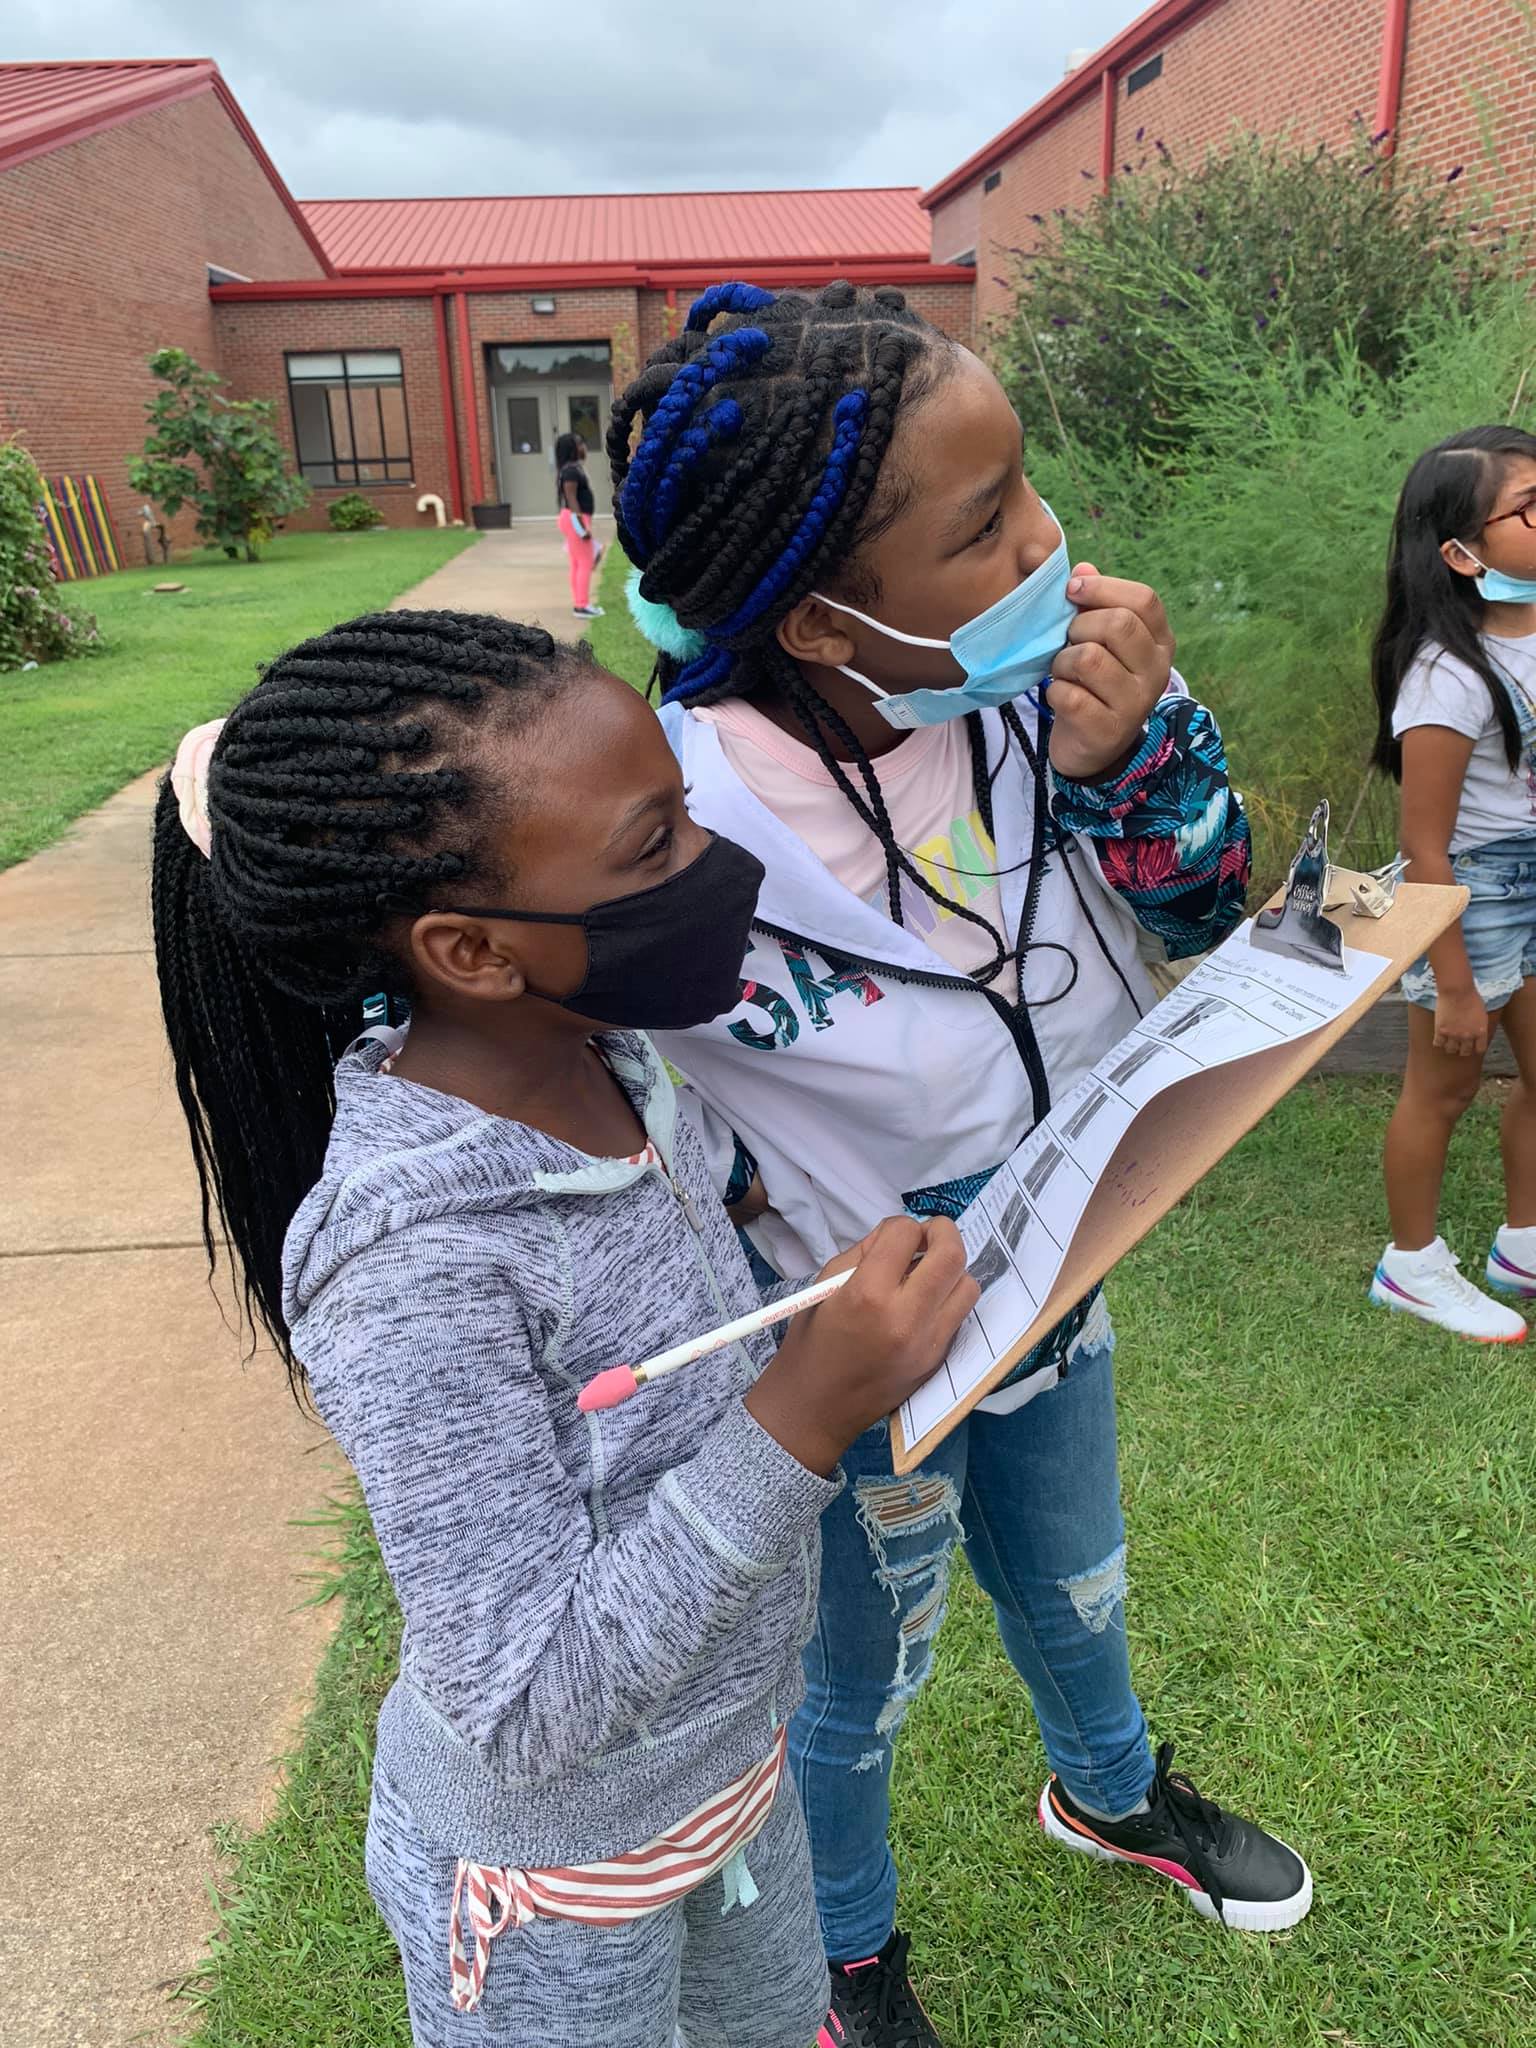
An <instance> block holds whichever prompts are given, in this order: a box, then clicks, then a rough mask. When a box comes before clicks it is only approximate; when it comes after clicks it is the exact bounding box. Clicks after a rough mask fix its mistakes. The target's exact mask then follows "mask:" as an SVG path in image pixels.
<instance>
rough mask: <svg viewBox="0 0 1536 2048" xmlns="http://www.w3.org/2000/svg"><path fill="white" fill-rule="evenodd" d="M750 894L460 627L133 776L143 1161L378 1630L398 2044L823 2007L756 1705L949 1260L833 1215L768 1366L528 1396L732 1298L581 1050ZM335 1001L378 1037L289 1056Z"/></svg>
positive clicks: (303, 659)
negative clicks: (356, 1512) (190, 1198)
mask: <svg viewBox="0 0 1536 2048" xmlns="http://www.w3.org/2000/svg"><path fill="white" fill-rule="evenodd" d="M552 713H554V714H555V715H551V714H552ZM760 877H761V871H760V869H759V868H758V866H757V863H756V862H755V861H754V860H753V859H752V857H751V856H750V855H748V854H746V853H744V852H743V851H742V850H741V849H740V848H739V847H736V846H734V845H733V844H732V843H731V842H730V841H729V840H726V839H723V838H715V837H712V836H711V835H710V834H708V833H706V832H704V831H702V830H701V829H700V828H699V827H698V826H697V825H695V824H694V823H693V821H692V820H691V818H690V817H689V815H688V812H687V809H686V806H685V804H684V791H683V786H682V782H681V779H680V777H679V775H678V772H677V769H676V767H675V764H674V762H673V758H672V755H671V753H670V751H669V749H668V748H667V745H666V743H665V741H664V739H663V738H662V735H661V732H660V728H659V726H658V725H657V722H656V720H655V717H654V715H653V714H652V713H651V712H650V711H649V710H648V709H647V707H646V706H645V705H644V704H643V703H642V702H641V700H640V699H639V698H638V697H637V696H635V695H634V693H633V692H632V691H630V690H629V689H628V688H626V687H625V686H624V685H623V684H622V683H620V682H618V681H617V680H616V679H615V678H614V677H612V676H609V675H607V674H605V673H604V672H603V671H602V670H600V669H598V668H596V667H595V666H594V664H593V663H592V661H591V659H590V657H589V655H588V654H587V651H586V650H585V649H573V648H565V647H560V646H558V645H557V644H556V643H555V642H554V641H553V640H551V639H550V637H549V636H548V634H546V633H543V632H541V631H539V630H537V629H536V628H531V627H523V626H515V625H510V624H508V623H506V622H505V621H502V620H497V619H489V618H465V617H460V616H457V615H454V614H448V613H409V612H406V613H395V614H389V615H384V616H379V617H373V618H366V619H359V620H355V621H353V622H352V623H351V624H350V625H346V626H340V627H337V628H336V629H335V630H334V631H332V632H329V633H326V634H324V635H322V636H321V637H320V638H319V639H316V640H312V641H309V642H307V643H305V645H303V646H302V647H299V648H296V649H294V650H293V652H291V653H290V654H287V655H285V656H283V657H282V658H281V659H280V660H279V661H277V662H276V663H274V664H273V666H272V668H271V669H270V670H269V671H268V672H267V674H266V676H265V678H264V679H263V681H262V682H261V683H260V684H259V685H258V687H257V688H256V689H255V690H253V691H252V692H251V693H250V695H249V696H248V697H246V698H245V699H244V700H243V701H242V702H241V703H240V704H239V705H238V706H237V707H236V709H235V710H234V712H233V713H232V714H231V716H230V718H229V719H228V721H227V722H225V723H224V724H223V725H222V726H221V727H219V728H203V729H201V730H200V731H199V732H198V733H195V734H191V735H189V736H188V739H187V741H185V742H184V743H183V747H182V750H181V753H180V755H179V756H178V760H177V766H176V769H175V770H174V771H173V773H172V776H171V777H170V778H169V779H168V781H167V783H166V785H165V787H164V788H163V789H162V792H161V797H160V802H159V806H158V809H157V812H156V820H155V851H154V878H153V896H154V914H155V944H156V954H157V960H158V967H159V975H160V987H161V999H162V1005H163V1009H164V1015H165V1023H166V1030H167V1035H168V1037H169V1039H170V1044H171V1051H172V1055H173V1059H174V1065H175V1074H176V1082H177V1087H178V1091H179V1094H180V1097H181V1102H182V1106H183V1109H184V1110H185V1112H186V1116H187V1122H188V1128H189V1132H190V1135H191V1140H192V1150H193V1156H194V1159H195V1161H196V1164H197V1167H198V1171H199V1174H200V1176H201V1179H202V1184H203V1188H204V1191H205V1194H206V1195H207V1197H208V1198H209V1200H210V1201H211V1202H212V1203H214V1204H216V1205H217V1208H218V1212H219V1217H220V1220H221V1222H222V1224H223V1226H224V1232H225V1233H226V1234H227V1237H228V1238H229V1240H230V1241H232V1243H233V1246H234V1249H235V1251H236V1253H237V1254H238V1257H239V1260H240V1262H241V1266H242V1268H243V1278H244V1284H245V1291H246V1299H247V1303H248V1305H249V1308H250V1311H251V1314H252V1316H253V1318H254V1319H255V1320H256V1321H258V1322H259V1323H260V1324H261V1325H262V1326H263V1328H264V1329H265V1330H266V1332H267V1333H268V1334H269V1335H270V1337H271V1338H272V1340H273V1342H274V1343H275V1345H276V1346H277V1349H278V1351H279V1353H280V1355H281V1356H282V1357H283V1359H284V1361H285V1363H286V1365H287V1368H288V1373H289V1377H290V1380H291V1382H292V1383H293V1385H294V1387H295V1390H296V1391H299V1392H307V1393H308V1395H309V1396H311V1397H312V1399H313V1402H314V1404H315V1406H316V1407H317V1408H318V1410H319V1412H320V1414H321V1416H322V1417H323V1418H324V1420H325V1421H326V1423H327V1424H328V1425H329V1426H330V1428H331V1429H332V1431H333V1432H334V1434H335V1436H336V1437H337V1439H338V1441H339V1442H340V1443H341V1445H342V1447H343V1449H344V1450H345V1451H346V1453H347V1455H348V1456H349V1457H350V1458H351V1460H352V1462H353V1464H354V1466H355V1467H356V1469H357V1472H358V1476H359V1478H360V1479H361V1481H362V1485H363V1490H364V1492H365V1494H366V1496H367V1499H368V1504H369V1507H370V1509H371V1511H372V1514H373V1519H374V1523H375V1526H376V1528H377V1530H378V1534H379V1538H380V1542H381V1544H382V1547H383V1551H384V1556H385V1559H386V1562H387V1564H388V1567H389V1570H390V1574H391V1577H392V1579H393V1581H394V1584H395V1586H396V1589H397V1591H398V1593H399V1596H400V1605H401V1607H402V1609H403V1611H404V1614H405V1617H406V1631H405V1637H404V1641H403V1645H402V1653H401V1670H400V1676H399V1678H398V1680H397V1682H396V1684H395V1686H394V1688H393V1690H392V1691H391V1693H390V1695H389V1698H388V1700H387V1701H386V1703H385V1706H384V1708H383V1711H382V1713H381V1716H380V1724H379V1741H378V1751H377V1757H376V1763H375V1775H374V1795H373V1808H372V1813H371V1817H370V1823H369V1833H368V1852H367V1862H368V1880H369V1884H370V1887H371V1889H372V1891H373V1894H374V1897H375V1899H376V1901H377V1903H378V1905H379V1908H380V1910H381V1912H382V1913H383V1915H384V1917H385V1919H386V1921H387V1923H388V1925H389V1927H390V1929H391V1932H392V1933H393V1934H394V1936H395V1938H396V1940H397V1941H398V1943H399V1945H400V1949H401V1954H402V1958H403V1961H404V1967H405V1976H406V1988H407V1993H408V1996H409V2001H410V2009H411V2019H412V2028H413V2033H414V2036H415V2038H416V2039H417V2040H418V2041H422V2042H427V2041H430V2042H433V2043H441V2042H448V2041H451V2042H453V2043H454V2044H455V2048H477V2044H485V2048H490V2044H493V2043H497V2042H503V2041H507V2040H514V2039H516V2040H524V2039H538V2040H539V2041H541V2042H543V2043H546V2044H548V2048H587V2044H588V2043H590V2041H592V2040H593V2039H594V2038H599V2037H600V2038H601V2039H602V2040H603V2041H604V2043H605V2044H608V2048H670V2044H671V2043H672V2041H673V2038H674V2031H675V2029H676V2027H677V2026H678V2024H679V2021H680V2022H681V2024H682V2026H683V2028H684V2029H685V2031H689V2032H697V2033H698V2037H699V2038H702V2037H703V2034H704V2033H708V2034H709V2035H710V2037H711V2038H714V2035H715V2032H716V2030H717V2029H718V2030H723V2032H724V2033H725V2034H726V2035H728V2036H729V2038H730V2039H731V2041H732V2042H733V2043H737V2044H747V2048H804V2044H805V2043H806V2042H807V2041H808V2040H810V2039H811V2038H812V2036H813V2035H814V2034H815V2032H816V2029H817V2027H818V2025H819V2023H820V2021H821V2019H822V2017H823V2015H824V2013H825V2011H826V2006H827V1997H828V1984H827V1973H826V1968H825V1965H824V1962H823V1960H822V1956H821V1950H820V1946H819V1943H818V1940H817V1935H816V1918H815V1906H814V1899H813V1895H812V1889H811V1877H810V1865H809V1858H808V1853H807V1850H806V1845H805V1835H804V1828H803V1824H802V1821H801V1818H800V1812H799V1806H798V1802H797V1800H796V1796H795V1793H794V1789H793V1785H792V1783H791V1781H790V1779H789V1777H788V1775H787V1774H786V1773H785V1771H784V1767H783V1760H784V1747H785V1744H784V1722H785V1717H786V1716H787V1715H789V1714H790V1713H792V1712H793V1710H794V1708H795V1705H796V1703H797V1701H798V1698H799V1694H800V1688H801V1684H802V1680H801V1676H800V1655H799V1653H800V1649H801V1644H802V1641H803V1638H804V1635H805V1632H806V1627H807V1624H808V1621H809V1618H810V1616H811V1615H812V1613H813V1612H814V1609H815V1599H816V1576H817V1568H818V1559H819V1550H818V1535H817V1530H818V1522H819V1518H820V1515H821V1511H822V1509H823V1508H824V1506H825V1505H826V1503H827V1501H828V1500H829V1499H830V1498H831V1497H832V1496H833V1495H834V1494H835V1492H836V1491H837V1482H836V1481H835V1479H834V1477H833V1475H834V1474H835V1472H836V1467H837V1461H838V1459H839V1457H840V1455H841V1453H842V1451H843V1450H844V1449H845V1447H846V1446H847V1445H848V1444H849V1443H850V1442H852V1440H853V1439H854V1438H855V1437H856V1436H857V1435H858V1434H859V1433H860V1432H861V1431H862V1430H863V1429H865V1428H866V1427H867V1426H868V1425H869V1424H870V1423H871V1422H872V1421H874V1420H875V1419H876V1418H877V1417H878V1416H880V1415H883V1414H885V1413H886V1412H888V1411H889V1410H890V1409H891V1408H892V1407H893V1406H894V1405H895V1404H896V1403H897V1402H898V1401H900V1400H901V1399H903V1398H904V1397H905V1395H906V1394H907V1393H908V1392H909V1391H910V1390H911V1389H912V1388H913V1387H914V1386H916V1385H917V1384H918V1383H919V1382H920V1381H921V1380H922V1379H923V1378H924V1377H925V1376H926V1375H927V1374H928V1373H929V1372H930V1371H932V1369H933V1368H934V1366H935V1365H936V1364H937V1362H938V1360H939V1359H940V1358H941V1357H942V1356H943V1353H944V1352H945V1350H946V1349H947V1348H948V1345H949V1342H950V1340H951V1339H952V1337H953V1335H954V1333H955V1331H956V1329H957V1328H958V1327H959V1324H960V1322H961V1320H962V1319H963V1317H964V1316H965V1315H966V1314H967V1313H968V1312H969V1310H970V1308H971V1306H972V1304H973V1302H974V1300H975V1287H974V1284H973V1283H972V1282H971V1281H970V1280H969V1279H968V1278H967V1277H966V1275H965V1271H964V1265H965V1260H964V1252H963V1249H962V1247H961V1244H960V1239H959V1236H958V1233H957V1232H956V1231H955V1230H954V1228H953V1226H952V1225H950V1224H948V1223H945V1222H937V1223H931V1224H922V1225H920V1224H918V1223H915V1222H913V1221H910V1220H908V1219H905V1218H903V1219H899V1220H895V1221H891V1222H888V1223H885V1224H882V1225H881V1226H880V1228H879V1229H877V1230H876V1231H874V1232H873V1233H872V1234H871V1235H870V1237H868V1238H867V1239H866V1240H865V1241H864V1242H863V1244H862V1245H860V1246H859V1247H856V1248H855V1253H854V1254H851V1255H850V1256H856V1257H857V1260H858V1264H859V1272H858V1274H857V1276H856V1277H855V1278H854V1279H853V1280H852V1281H851V1282H850V1283H849V1285H848V1286H847V1287H845V1288H844V1289H843V1290H842V1291H841V1292H840V1293H839V1294H838V1295H837V1296H836V1297H834V1299H833V1300H832V1301H830V1302H828V1303H826V1304H824V1305H823V1306H822V1307H821V1308H818V1309H816V1310H815V1311H813V1312H812V1313H811V1314H810V1315H808V1316H805V1317H802V1318H799V1319H797V1321H796V1322H795V1323H793V1324H792V1325H790V1327H789V1330H788V1333H787V1335H786V1336H785V1339H784V1342H783V1343H782V1345H780V1347H779V1349H778V1351H777V1353H774V1352H773V1349H772V1345H771V1343H770V1342H764V1341H763V1340H755V1341H754V1342H753V1343H752V1344H750V1345H747V1346H738V1347H736V1348H735V1349H733V1350H731V1351H722V1352H719V1353H717V1354H716V1355H715V1356H713V1357H711V1358H709V1359H706V1360H703V1361H701V1362H700V1363H698V1364H697V1365H696V1366H694V1367H692V1368H691V1369H690V1370H689V1371H688V1372H685V1373H679V1374H677V1375H675V1376H674V1377H673V1378H671V1379H669V1380H667V1381H666V1382H665V1383H663V1385H661V1386H659V1387H657V1388H655V1389H650V1390H647V1391H645V1392H643V1393H642V1394H641V1395H639V1396H638V1397H637V1398H636V1399H635V1400H633V1401H631V1402H629V1403H627V1404H626V1405H624V1406H623V1407H620V1408H617V1409H614V1410H612V1411H609V1412H607V1413H604V1414H601V1415H596V1416H592V1417H586V1416H583V1415H582V1414H580V1413H579V1411H578V1408H577V1395H578V1393H579V1392H580V1390H581V1388H582V1386H583V1384H584V1383H585V1382H586V1381H588V1380H590V1379H591V1378H593V1377H594V1376H595V1375H596V1374H597V1373H598V1372H600V1371H602V1370H604V1369H605V1368H606V1367H609V1366H611V1365H614V1364H617V1363H620V1362H622V1361H624V1360H629V1361H637V1360H639V1359H641V1358H643V1357H645V1356H647V1355H649V1354H651V1353H654V1352H655V1351H657V1350H659V1349H661V1348H663V1347H665V1346H667V1345H669V1344H672V1343H674V1342H676V1341H678V1340H680V1339H681V1338H683V1337H686V1336H690V1335H695V1334H699V1333H701V1332H702V1331H704V1330H707V1329H709V1328H711V1327H713V1326H714V1325H716V1324H717V1323H720V1322H722V1321H724V1320H726V1319H728V1318H730V1317H733V1316H736V1315H739V1314H741V1313H743V1312H744V1311H745V1310H747V1309H748V1308H750V1307H753V1306H755V1305H756V1301H757V1294H756V1289H755V1287H754V1285H753V1283H752V1280H751V1278H750V1276H749V1274H748V1272H747V1269H746V1265H745V1262H744V1259H743V1257H742V1255H741V1253H740V1251H739V1249H738V1247H737V1245H736V1242H735V1239H734V1236H733V1234H732V1232H731V1229H730V1226H729V1224H728V1223H727V1221H726V1218H725V1215H724V1213H723V1211H722V1210H721V1208H720V1205H719V1203H718V1202H717V1201H716V1200H715V1199H714V1198H713V1195H712V1192H711V1188H710V1183H709V1178H708V1173H707V1169H706V1166H705V1162H704V1159H703V1156H702V1153H701V1150H700V1147H699V1143H698V1141H697V1140H696V1139H695V1138H694V1137H693V1136H692V1134H691V1133H690V1131H689V1130H688V1128H687V1127H686V1126H685V1125H684V1124H682V1123H681V1122H680V1121H678V1120H677V1119H676V1117H675V1114H674V1102H673V1096H672V1090H671V1085H670V1083H669V1081H668V1079H667V1075H666V1071H665V1069H664V1067H663V1066H662V1064H661V1062H660V1061H659V1060H658V1059H657V1058H656V1056H655V1055H654V1053H653V1052H652V1051H651V1050H650V1047H649V1044H648V1042H647V1041H646V1040H645V1039H644V1038H643V1037H641V1036H640V1035H639V1031H638V1029H636V1028H628V1027H643V1026H645V1025H647V1024H649V1023H652V1022H658V1023H667V1024H670V1025H673V1026H674V1027H685V1026H687V1025H689V1024H693V1023H698V1022H701V1021H703V1020H705V1019H706V1018H708V1017H709V1016H711V1015H713V1014H714V1013H715V1011H716V1010H718V1009H721V1008H725V1007H728V1006H729V1005H731V1004H732V1003H734V1001H735V1000H736V997H737V993H738V975H739V970H740V965H741V960H742V956H743V952H744V949H745V945H746V936H747V927H748V921H749V919H750V918H751V915H752V912H753V908H754V905H755V902H756V896H757V886H758V882H759V880H760ZM379 989H384V990H387V991H388V992H389V993H391V994H392V995H396V996H400V997H404V998H408V1000H409V1003H410V1009H411V1023H410V1027H409V1030H408V1031H397V1030H392V1029H390V1028H389V1027H388V1026H383V1027H378V1028H376V1029H375V1030H374V1031H372V1032H370V1033H369V1034H367V1035H366V1036H365V1037H364V1038H362V1039H360V1040H358V1041H357V1042H355V1043H354V1044H353V1046H352V1048H351V1049H350V1050H349V1051H347V1052H345V1053H344V1055H343V1056H342V1057H341V1059H340V1063H339V1065H338V1064H336V1054H337V1053H338V1052H339V1051H340V1049H341V1048H342V1047H343V1046H344V1045H346V1043H347V1041H348V1039H349V1038H351V1037H352V1035H353V1033H354V1032H355V1031H356V1030H357V1029H358V1026H359V1024H360V1022H361V1018H360V1015H359V1011H358V1004H359V1002H360V999H361V998H363V997H364V996H366V995H368V994H370V993H372V992H374V991H376V990H379ZM615 1026H618V1027H626V1028H619V1029H614V1028H609V1027H615ZM215 1248H216V1247H215V1240H214V1237H213V1235H212V1234H211V1233H210V1235H209V1237H208V1250H209V1257H210V1260H212V1259H213V1257H214V1254H215ZM843 1263H846V1261H844V1262H843ZM619 1856H623V1857H624V1858H625V1860H626V1863H625V1872H624V1882H623V1884H622V1885H619V1886H615V1884H614V1882H613V1873H612V1866H611V1859H613V1858H615V1857H619ZM599 1866H606V1867H599ZM637 1877H638V1879H639V1880H640V1882H639V1885H638V1888H637ZM599 2013H600V2014H601V2019H600V2020H595V2019H594V2016H595V2015H596V2014H599Z"/></svg>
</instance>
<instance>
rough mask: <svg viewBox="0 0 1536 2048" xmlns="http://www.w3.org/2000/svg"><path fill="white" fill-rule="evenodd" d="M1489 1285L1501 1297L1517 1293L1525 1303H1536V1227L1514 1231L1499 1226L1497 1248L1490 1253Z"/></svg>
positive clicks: (1505, 1225) (1505, 1224) (1495, 1239)
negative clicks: (1497, 1291)
mask: <svg viewBox="0 0 1536 2048" xmlns="http://www.w3.org/2000/svg"><path fill="white" fill-rule="evenodd" d="M1487 1278H1488V1285H1489V1286H1490V1287H1496V1288H1497V1289H1498V1290H1499V1292H1500V1294H1513V1295H1515V1296H1517V1297H1518V1298H1519V1299H1521V1300H1523V1301H1536V1225H1532V1226H1529V1227H1527V1228H1526V1229H1524V1230H1511V1229H1510V1227H1509V1225H1508V1224H1507V1223H1501V1224H1500V1225H1499V1232H1498V1235H1497V1237H1495V1238H1494V1240H1493V1249H1492V1251H1491V1252H1489V1254H1488V1269H1487Z"/></svg>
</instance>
